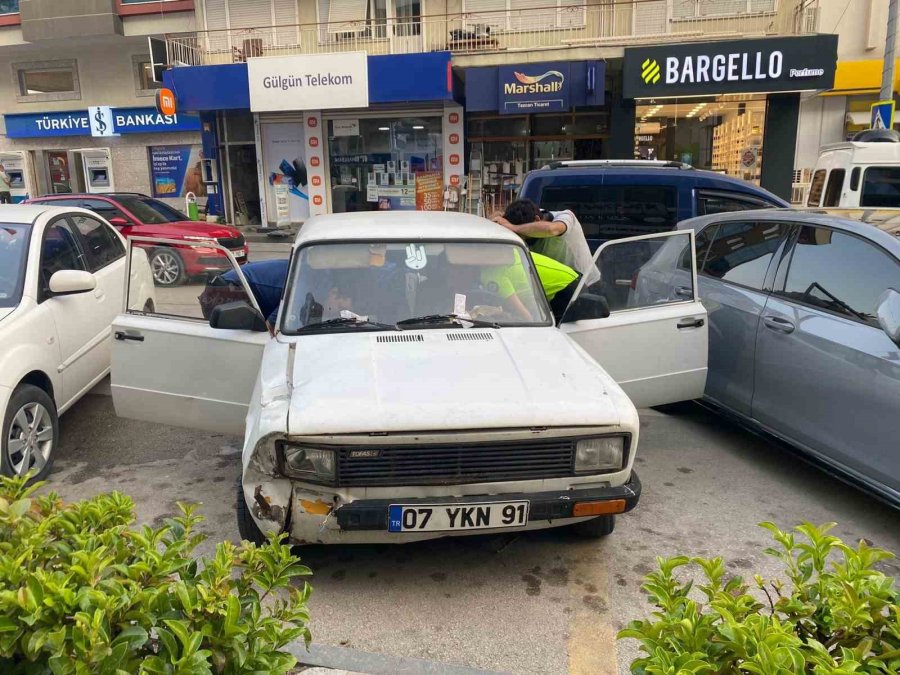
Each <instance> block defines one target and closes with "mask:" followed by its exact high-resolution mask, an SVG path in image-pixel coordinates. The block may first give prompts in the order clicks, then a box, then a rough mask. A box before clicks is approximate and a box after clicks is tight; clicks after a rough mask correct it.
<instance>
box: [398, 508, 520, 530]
mask: <svg viewBox="0 0 900 675" xmlns="http://www.w3.org/2000/svg"><path fill="white" fill-rule="evenodd" d="M388 515H389V518H388V531H389V532H447V531H456V530H488V529H494V528H500V527H521V526H523V525H526V524H527V523H528V502H527V501H519V502H486V503H482V504H473V503H466V504H423V505H419V504H416V505H406V504H391V506H390V507H389V511H388Z"/></svg>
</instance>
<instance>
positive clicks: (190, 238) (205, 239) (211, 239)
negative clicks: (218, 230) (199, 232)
mask: <svg viewBox="0 0 900 675" xmlns="http://www.w3.org/2000/svg"><path fill="white" fill-rule="evenodd" d="M181 238H182V239H184V240H186V241H202V242H203V243H204V244H218V243H219V242H218V241H216V240H215V238H214V237H202V236H201V237H195V236H194V235H190V234H186V235H184V236H183V237H181Z"/></svg>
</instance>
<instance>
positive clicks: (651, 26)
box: [634, 0, 667, 35]
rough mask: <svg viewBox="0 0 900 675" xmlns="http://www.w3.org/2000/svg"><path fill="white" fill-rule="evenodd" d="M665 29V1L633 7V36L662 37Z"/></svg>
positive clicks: (644, 3) (642, 3) (658, 0)
mask: <svg viewBox="0 0 900 675" xmlns="http://www.w3.org/2000/svg"><path fill="white" fill-rule="evenodd" d="M666 28H667V26H666V0H657V2H638V3H636V4H635V5H634V33H635V35H663V34H664V33H666Z"/></svg>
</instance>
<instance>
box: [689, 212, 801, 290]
mask: <svg viewBox="0 0 900 675" xmlns="http://www.w3.org/2000/svg"><path fill="white" fill-rule="evenodd" d="M787 233H788V226H787V225H784V224H782V223H773V222H771V221H763V222H758V223H747V222H728V223H721V224H720V225H719V230H718V232H717V233H716V237H715V240H714V241H713V242H712V243H711V244H709V246H708V249H709V250H708V253H707V255H706V260H705V262H704V263H703V268H702V270H701V272H702V274H705V275H707V276H710V277H714V278H716V279H721V280H722V281H728V282H730V283H733V284H739V285H741V286H747V287H749V288H754V289H757V290H761V289H762V287H763V282H764V281H765V278H766V272H767V271H768V269H769V264H770V263H771V262H772V258H773V256H774V255H775V251H777V250H778V247H779V246H780V245H781V242H782V240H783V239H784V238H785V237H786V236H787Z"/></svg>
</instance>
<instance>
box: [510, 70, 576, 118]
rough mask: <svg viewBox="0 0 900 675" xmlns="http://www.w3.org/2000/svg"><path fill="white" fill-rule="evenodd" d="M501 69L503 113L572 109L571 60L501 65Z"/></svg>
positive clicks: (513, 113)
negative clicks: (570, 91)
mask: <svg viewBox="0 0 900 675" xmlns="http://www.w3.org/2000/svg"><path fill="white" fill-rule="evenodd" d="M497 73H498V78H497V84H498V86H499V92H498V95H499V101H500V108H499V110H500V113H501V114H504V115H521V114H523V113H541V112H560V111H566V110H569V90H570V89H571V88H572V85H571V81H570V78H569V62H568V61H558V62H555V63H528V64H522V65H517V66H499V67H498V69H497Z"/></svg>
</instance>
